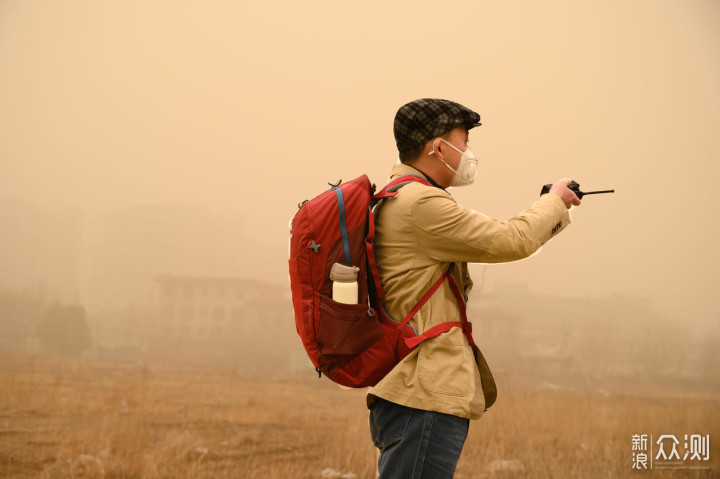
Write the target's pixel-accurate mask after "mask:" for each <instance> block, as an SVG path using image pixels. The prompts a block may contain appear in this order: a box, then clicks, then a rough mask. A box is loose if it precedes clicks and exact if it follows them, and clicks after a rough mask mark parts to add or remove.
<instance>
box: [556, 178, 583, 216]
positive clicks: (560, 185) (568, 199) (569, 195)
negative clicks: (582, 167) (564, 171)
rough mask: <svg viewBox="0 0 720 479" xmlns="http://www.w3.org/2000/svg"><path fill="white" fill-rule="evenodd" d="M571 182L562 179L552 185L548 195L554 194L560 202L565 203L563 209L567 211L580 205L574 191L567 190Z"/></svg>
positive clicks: (568, 179) (567, 179)
mask: <svg viewBox="0 0 720 479" xmlns="http://www.w3.org/2000/svg"><path fill="white" fill-rule="evenodd" d="M571 181H572V180H571V179H570V178H563V179H562V180H558V181H556V182H555V183H553V185H552V187H551V188H550V193H554V194H556V195H557V196H558V197H559V198H560V199H561V200H562V202H563V203H565V207H566V208H568V209H570V207H571V206H573V205H575V206H578V205H580V198H578V197H577V195H576V194H575V192H574V191H572V190H571V189H570V188H568V185H569V184H570V182H571Z"/></svg>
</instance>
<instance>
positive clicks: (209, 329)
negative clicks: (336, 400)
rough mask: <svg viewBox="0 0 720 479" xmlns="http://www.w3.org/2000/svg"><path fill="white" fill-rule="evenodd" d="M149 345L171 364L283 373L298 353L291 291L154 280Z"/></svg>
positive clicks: (239, 282)
mask: <svg viewBox="0 0 720 479" xmlns="http://www.w3.org/2000/svg"><path fill="white" fill-rule="evenodd" d="M155 282H156V289H155V294H154V295H153V300H152V303H153V308H152V311H153V314H152V316H153V320H152V333H151V336H152V338H153V340H152V344H153V348H154V349H155V351H156V352H159V354H160V355H164V356H166V357H169V358H173V359H181V358H182V357H184V358H187V359H192V360H205V361H215V362H220V363H225V364H231V365H233V366H237V367H239V368H243V367H247V368H248V369H253V370H257V369H263V368H272V367H285V366H286V365H287V361H288V359H287V358H288V356H289V351H290V350H292V349H297V348H298V347H300V340H299V338H297V334H296V332H295V326H294V319H293V314H292V302H291V297H290V288H289V287H286V286H282V285H277V284H273V283H266V282H262V281H258V280H254V279H249V278H220V277H194V276H158V277H156V278H155Z"/></svg>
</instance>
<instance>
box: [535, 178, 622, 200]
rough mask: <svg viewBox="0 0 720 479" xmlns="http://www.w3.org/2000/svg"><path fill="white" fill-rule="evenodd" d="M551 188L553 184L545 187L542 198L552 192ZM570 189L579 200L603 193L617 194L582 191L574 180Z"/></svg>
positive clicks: (569, 186)
mask: <svg viewBox="0 0 720 479" xmlns="http://www.w3.org/2000/svg"><path fill="white" fill-rule="evenodd" d="M550 188H552V184H550V185H544V186H543V187H542V190H540V196H542V195H544V194H545V193H549V192H550ZM568 188H570V189H571V190H572V191H573V193H575V194H576V195H577V197H578V199H579V200H581V199H582V197H583V196H585V195H599V194H602V193H615V190H602V191H580V185H578V184H577V183H576V182H575V180H572V181H571V182H570V184H569V185H568Z"/></svg>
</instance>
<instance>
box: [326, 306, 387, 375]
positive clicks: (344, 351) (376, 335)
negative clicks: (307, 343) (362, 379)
mask: <svg viewBox="0 0 720 479" xmlns="http://www.w3.org/2000/svg"><path fill="white" fill-rule="evenodd" d="M315 304H316V305H317V308H316V309H317V310H318V311H317V314H318V317H317V339H318V344H319V346H320V355H319V357H318V363H319V366H320V369H321V370H322V371H323V372H324V373H325V374H326V375H327V376H328V377H331V376H332V375H333V374H335V372H336V371H337V370H338V369H340V368H342V367H343V366H345V365H346V364H347V363H348V362H350V361H351V360H352V359H354V358H355V357H356V356H357V355H358V354H360V353H362V352H363V351H365V350H366V349H367V348H369V347H370V346H372V345H373V344H375V343H376V342H377V341H378V340H379V339H381V338H382V337H383V336H385V331H384V330H383V328H382V326H380V322H379V321H378V319H377V316H375V315H374V313H371V311H370V309H369V307H368V306H367V305H366V304H344V303H338V302H337V301H333V300H332V299H331V298H329V297H327V296H325V295H322V294H319V293H317V292H316V293H315Z"/></svg>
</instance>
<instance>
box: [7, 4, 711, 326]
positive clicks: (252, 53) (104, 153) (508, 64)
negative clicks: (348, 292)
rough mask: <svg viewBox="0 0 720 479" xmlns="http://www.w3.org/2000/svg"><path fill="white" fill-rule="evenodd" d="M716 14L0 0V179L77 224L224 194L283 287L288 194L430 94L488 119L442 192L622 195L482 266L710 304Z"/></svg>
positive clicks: (566, 7)
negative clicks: (549, 190)
mask: <svg viewBox="0 0 720 479" xmlns="http://www.w3.org/2000/svg"><path fill="white" fill-rule="evenodd" d="M719 20H720V5H719V4H718V3H717V2H713V1H710V0H707V1H691V2H671V1H659V2H658V1H649V0H647V1H632V2H619V1H610V2H608V1H584V2H569V1H563V2H561V1H557V2H542V3H536V2H512V3H509V2H502V3H500V2H489V1H485V2H460V3H451V4H443V5H439V4H436V3H434V2H427V1H422V2H402V3H380V2H364V3H363V4H361V5H360V4H358V5H357V6H348V5H347V4H336V3H333V2H329V1H323V2H304V3H299V2H291V1H284V2H282V1H281V2H273V3H267V4H252V5H244V4H237V3H235V2H213V3H211V4H205V3H200V2H170V1H158V2H140V1H136V2H91V1H74V2H70V3H62V4H61V3H51V2H40V3H36V2H24V1H3V2H0V59H1V60H2V61H0V168H1V171H2V172H3V174H2V175H1V176H0V196H2V197H6V198H14V199H19V200H23V201H28V202H31V203H33V204H37V205H39V206H42V207H46V208H59V209H71V210H76V211H80V212H82V214H83V218H85V219H86V221H85V222H84V223H83V224H84V226H85V228H89V230H86V232H85V235H86V237H90V238H92V237H94V235H97V234H98V231H100V229H101V226H99V225H101V222H102V218H103V217H104V216H105V215H106V214H108V213H109V212H112V211H118V210H120V211H123V210H127V209H128V208H130V207H133V206H136V205H154V204H173V205H174V204H180V205H194V206H201V207H206V208H208V209H209V210H210V211H213V212H217V213H218V214H223V215H226V214H233V215H234V214H237V215H239V216H241V217H242V222H243V224H244V225H245V227H246V237H247V238H248V239H250V240H252V241H254V245H255V246H254V247H253V248H252V255H248V262H249V263H248V267H249V269H250V270H252V272H256V273H257V275H258V276H259V277H260V279H263V280H267V281H272V282H275V283H285V282H286V281H287V236H288V228H287V225H288V221H289V219H290V217H291V216H292V215H293V214H294V212H295V210H296V209H297V208H296V205H297V203H298V202H299V201H302V200H304V199H307V198H312V197H314V196H316V195H317V194H319V193H321V192H322V191H323V190H324V189H325V188H326V187H327V186H326V183H327V182H328V181H336V180H337V179H339V178H342V179H344V180H350V179H352V178H354V177H356V176H359V175H360V174H363V173H366V174H368V176H370V178H371V179H372V181H374V182H376V183H379V184H382V183H383V182H384V181H385V180H386V179H387V176H388V174H389V172H390V170H391V168H392V165H393V163H394V161H395V158H396V157H397V152H396V149H395V145H394V141H393V137H392V119H393V116H394V114H395V111H396V110H397V108H398V107H400V106H401V105H402V104H404V103H405V102H407V101H410V100H413V99H415V98H420V97H441V98H448V99H451V100H454V101H458V102H460V103H463V104H465V105H467V106H469V107H470V108H472V109H474V110H476V111H478V112H479V113H480V115H481V117H482V123H483V125H482V126H481V127H479V128H477V129H475V130H473V131H472V133H471V136H470V140H471V146H472V148H473V151H474V152H475V153H476V155H477V156H478V157H479V159H480V162H481V165H480V174H479V177H478V180H477V181H476V184H475V185H473V186H471V187H468V188H462V189H452V190H451V192H452V193H453V195H454V196H455V197H456V198H458V200H459V201H460V203H461V204H463V206H465V207H466V208H470V209H475V210H478V211H481V212H483V213H485V214H488V215H490V216H493V217H495V218H497V219H502V220H504V219H508V218H510V217H512V216H514V215H515V214H517V213H518V212H519V211H521V210H523V209H524V208H527V207H528V206H529V205H530V204H531V203H532V201H533V200H534V199H535V198H536V197H537V195H538V193H539V191H540V187H541V186H542V184H544V183H548V182H552V181H554V180H556V179H558V178H561V177H565V176H569V177H572V178H574V179H576V180H577V181H578V182H579V183H580V185H581V187H582V188H583V189H584V190H592V189H605V188H614V189H616V191H617V192H616V193H615V194H614V195H606V196H596V197H587V198H585V199H584V200H583V205H582V206H581V207H579V208H578V209H576V210H574V212H573V225H571V226H570V227H569V228H568V229H567V230H566V231H564V232H563V234H561V235H559V236H558V238H556V239H554V240H553V241H551V242H550V243H549V244H547V245H546V246H545V247H544V249H543V252H542V253H541V254H540V255H538V256H535V257H533V258H531V259H530V260H528V261H521V262H519V263H517V264H509V265H502V266H491V267H489V268H488V269H487V272H486V281H487V283H488V286H492V285H493V284H494V283H496V282H508V281H513V282H523V283H527V284H529V285H530V286H529V288H530V290H531V291H533V292H537V293H548V294H549V293H555V294H559V295H573V296H585V295H591V296H602V295H607V294H612V293H624V294H628V295H633V296H634V295H637V296H647V297H650V298H652V301H653V304H654V305H655V307H656V308H658V309H660V310H663V311H667V312H668V314H671V315H673V316H675V317H678V318H681V319H684V320H687V321H688V322H689V323H692V322H694V321H704V322H706V324H707V323H709V322H716V321H717V318H718V317H720V306H718V304H717V302H716V301H713V299H714V296H715V294H716V291H717V286H716V285H717V284H718V283H719V282H720V281H719V280H720V273H719V272H718V271H719V270H720V253H718V251H717V249H716V248H714V244H713V243H712V241H713V239H714V238H715V237H716V236H717V234H718V229H719V228H718V220H717V215H716V214H714V213H713V204H714V201H716V200H715V194H714V188H715V187H716V184H715V182H716V180H718V179H719V178H720V175H718V173H719V171H720V166H718V154H720V136H718V135H717V133H716V131H717V129H718V125H720V121H719V120H720V89H718V87H717V85H718V84H720V30H718V29H717V25H718V21H719ZM705 239H707V240H709V241H710V244H708V245H705V244H704V243H703V242H702V241H703V240H705ZM51 240H52V239H51V238H48V248H50V247H51V245H52V241H51ZM228 248H230V247H228ZM236 253H237V252H236V251H228V252H227V255H228V258H230V257H235V256H236ZM219 256H222V255H221V254H220V253H219ZM217 261H220V259H218V260H217ZM228 264H232V262H231V261H228ZM481 268H482V266H472V272H473V274H474V275H475V277H479V276H480V274H481V272H482V269H481ZM169 273H171V272H169ZM248 273H249V272H248V271H237V272H234V271H228V273H227V274H228V275H234V276H247V275H248Z"/></svg>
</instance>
